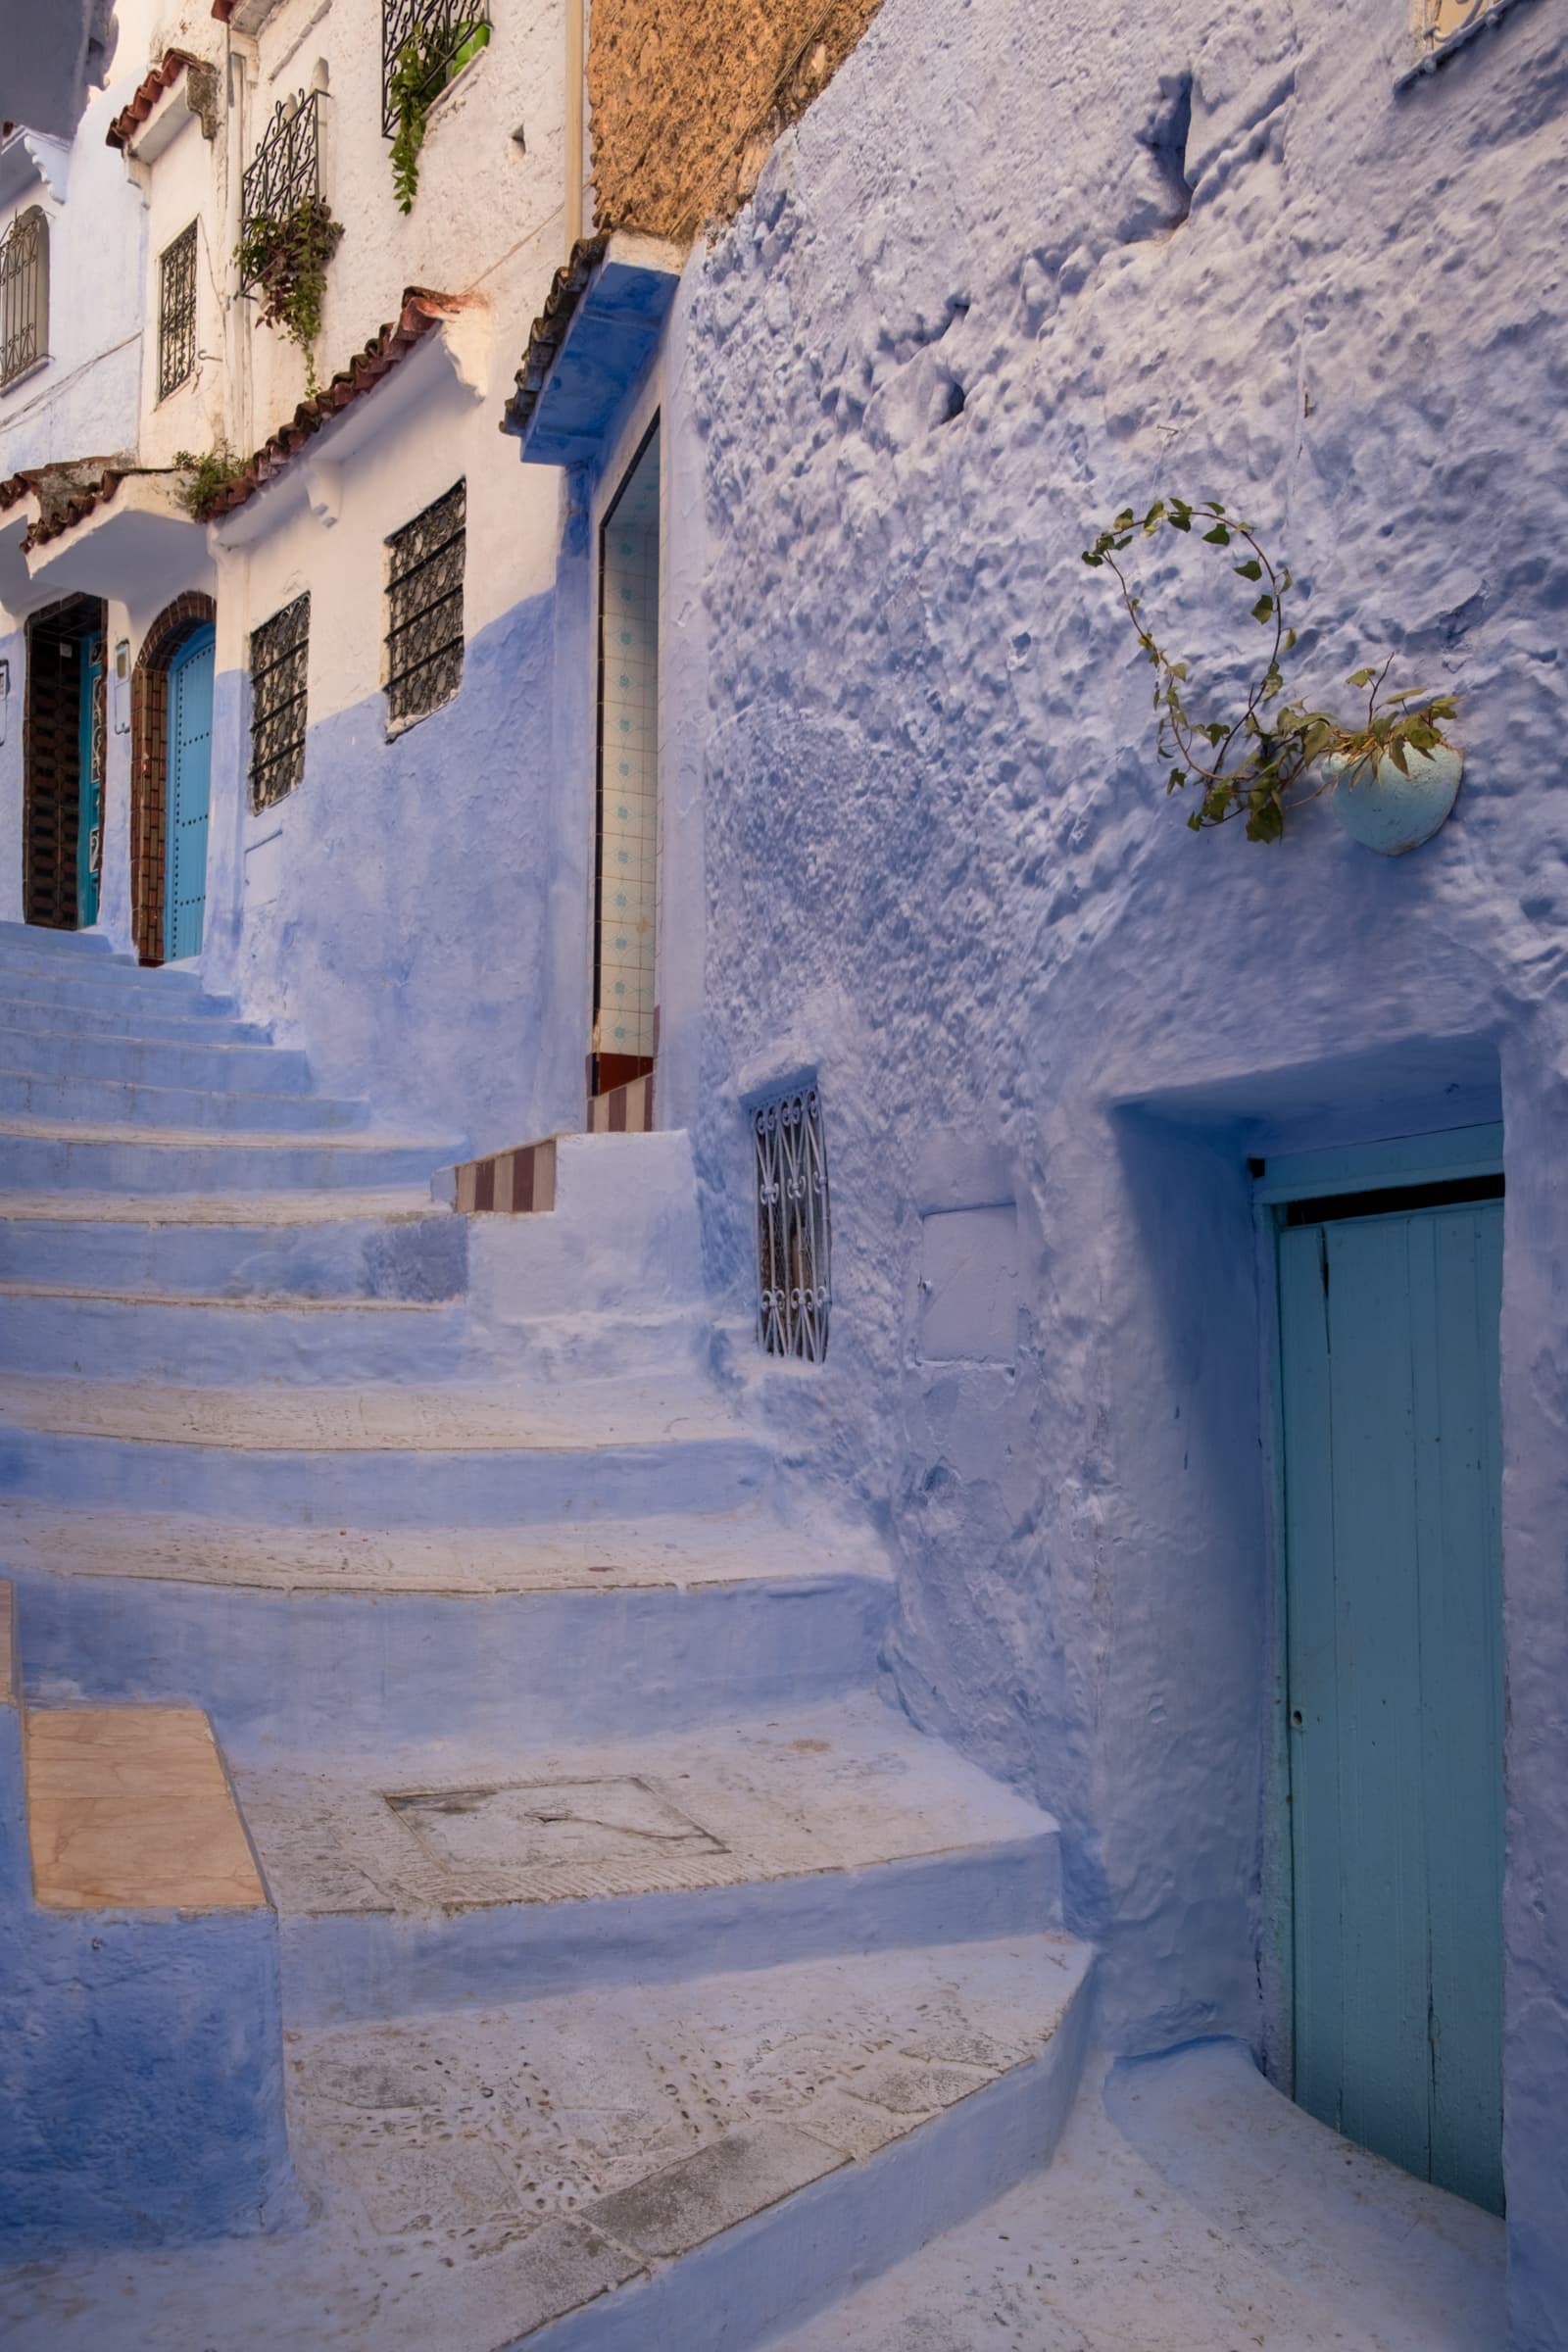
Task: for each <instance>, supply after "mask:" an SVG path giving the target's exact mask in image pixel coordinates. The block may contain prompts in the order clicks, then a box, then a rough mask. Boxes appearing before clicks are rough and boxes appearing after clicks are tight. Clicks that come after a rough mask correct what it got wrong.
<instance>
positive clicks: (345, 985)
mask: <svg viewBox="0 0 1568 2352" xmlns="http://www.w3.org/2000/svg"><path fill="white" fill-rule="evenodd" d="M554 613H555V600H554V599H553V598H552V597H537V598H533V599H530V600H529V601H528V602H526V603H524V604H521V605H519V606H517V607H515V609H514V610H513V611H511V612H510V613H506V614H504V615H503V616H502V618H501V619H499V620H498V621H496V622H494V623H493V624H492V625H491V626H490V627H488V628H487V629H485V630H483V631H482V632H480V633H479V634H478V635H476V636H475V637H473V638H472V639H470V641H469V643H468V645H467V648H466V654H465V657H464V670H463V683H462V687H461V689H460V691H459V693H458V695H457V697H456V698H455V700H454V701H453V702H451V703H450V704H448V705H447V706H446V707H445V708H444V709H442V710H440V711H435V712H433V713H432V714H431V715H430V716H429V717H428V718H425V719H423V720H421V721H420V722H419V724H418V725H417V726H414V727H411V728H409V729H408V730H407V731H406V732H405V733H404V734H402V735H400V736H399V737H398V738H397V739H396V740H395V741H394V742H391V743H388V741H387V739H386V703H385V697H384V696H383V695H381V694H380V693H376V694H374V695H371V696H368V697H367V698H366V699H365V700H364V701H363V702H361V703H359V704H356V705H355V706H354V707H353V708H352V709H350V710H347V711H340V712H338V713H337V714H336V715H334V716H331V717H328V718H325V719H323V720H321V721H319V723H317V724H315V725H313V726H312V727H311V730H310V736H309V742H308V746H307V752H306V766H305V780H304V782H303V783H302V784H301V785H300V786H299V787H298V788H297V789H296V790H295V791H294V792H293V793H291V794H290V795H289V796H288V797H287V798H286V799H285V800H284V801H282V802H281V803H279V804H278V806H277V808H276V809H274V810H270V811H268V812H267V813H266V815H264V816H261V817H254V816H250V815H248V814H245V815H243V816H238V817H236V814H235V812H234V811H233V807H232V804H233V798H234V795H235V789H236V788H235V781H234V780H235V779H237V778H241V777H243V776H244V773H245V761H246V758H247V746H248V719H247V711H246V704H247V697H248V691H249V689H248V682H247V681H246V679H245V678H244V677H243V675H242V674H241V673H239V672H237V671H233V670H230V671H227V672H224V673H222V674H221V676H220V679H219V704H220V711H219V714H218V717H217V719H216V721H215V746H214V760H215V770H214V774H215V782H214V793H215V816H214V825H213V833H214V864H213V868H212V870H211V878H210V891H209V900H208V921H209V926H210V938H213V937H214V935H215V934H216V935H217V936H216V938H214V945H213V949H212V952H211V954H210V956H208V957H206V958H204V966H205V968H206V969H208V971H209V972H210V974H211V976H212V980H213V983H214V985H218V986H224V985H228V986H232V987H234V988H235V989H236V990H237V992H238V994H239V997H240V999H241V1001H242V1003H243V1005H244V1008H245V1011H246V1012H247V1014H249V1015H251V1016H252V1017H254V1018H257V1019H262V1020H270V1021H272V1022H273V1023H274V1024H275V1033H276V1035H277V1036H278V1037H279V1038H281V1039H285V1040H287V1041H288V1042H289V1043H291V1044H297V1045H300V1046H303V1047H304V1048H305V1049H306V1050H307V1051H308V1053H309V1054H310V1056H311V1062H312V1067H313V1070H314V1072H315V1074H316V1076H317V1078H318V1080H319V1083H320V1085H321V1086H322V1087H323V1088H324V1089H325V1090H326V1091H329V1092H337V1093H342V1094H349V1095H368V1097H369V1098H370V1100H371V1101H372V1103H374V1105H375V1108H376V1110H377V1112H378V1113H379V1114H381V1115H383V1116H385V1117H386V1118H388V1119H390V1120H398V1119H401V1120H403V1121H404V1122H406V1123H413V1124H415V1125H416V1126H417V1131H418V1132H420V1133H423V1132H426V1131H429V1132H433V1133H438V1134H445V1135H450V1136H452V1137H453V1138H454V1139H459V1138H462V1137H464V1136H466V1137H467V1138H468V1140H469V1141H470V1142H471V1144H472V1146H473V1148H474V1149H475V1150H477V1151H484V1150H491V1149H496V1148H500V1147H504V1146H507V1145H512V1144H516V1143H522V1142H525V1141H528V1140H530V1139H531V1138H532V1137H534V1136H537V1135H545V1134H549V1133H551V1132H553V1131H554V1130H555V1129H557V1128H559V1127H562V1126H572V1127H580V1125H581V1124H582V1105H583V1093H584V1086H583V1055H584V1054H585V1052H586V1050H587V1033H588V1032H587V1011H586V1003H587V971H586V961H585V957H586V923H587V894H588V881H587V860H588V852H589V847H590V841H591V824H592V815H591V810H589V809H586V808H583V809H579V808H577V807H576V805H575V799H574V795H573V791H572V788H571V783H570V780H569V779H568V781H567V782H565V783H564V782H563V781H562V779H561V775H560V771H559V770H558V768H557V766H556V764H555V763H554V762H553V760H552V759H551V756H550V740H551V739H550V727H551V717H550V695H551V682H552V634H553V623H554ZM325 624H326V616H325V615H324V614H323V615H322V616H321V618H320V620H319V622H318V625H319V626H321V625H325ZM220 774H221V775H222V776H224V777H226V778H227V779H228V782H227V785H226V787H225V788H224V789H226V791H227V793H228V796H229V800H230V816H229V820H228V827H227V833H226V835H221V820H220V817H219V815H218V813H217V809H216V802H217V796H218V793H219V791H220V784H219V781H218V779H219V776H220ZM273 835H275V836H277V837H278V838H277V840H276V846H275V848H273V847H271V846H270V837H271V836H273ZM247 844H249V845H250V847H249V853H248V855H247V850H246V845H247ZM258 845H260V846H258ZM236 865H238V867H239V869H240V870H239V872H238V874H236V872H235V867H236ZM236 896H237V900H238V906H239V918H238V923H237V925H235V923H234V921H233V918H232V915H230V916H228V917H227V920H226V929H225V915H224V911H223V910H224V908H225V907H232V906H233V904H234V901H235V898H236ZM563 961H564V966H565V969H566V971H567V972H568V973H571V972H575V975H576V989H577V996H576V999H575V1001H574V1002H573V1001H571V1000H570V998H569V996H568V993H567V990H566V988H565V987H564V986H563V985H562V984H561V980H560V977H559V975H558V969H557V966H558V963H559V962H563Z"/></svg>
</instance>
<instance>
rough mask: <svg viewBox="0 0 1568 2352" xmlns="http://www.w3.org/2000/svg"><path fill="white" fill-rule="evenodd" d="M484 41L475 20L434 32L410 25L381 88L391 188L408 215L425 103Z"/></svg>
mask: <svg viewBox="0 0 1568 2352" xmlns="http://www.w3.org/2000/svg"><path fill="white" fill-rule="evenodd" d="M489 39H490V27H489V25H486V24H484V23H483V22H482V21H480V20H477V19H476V20H475V21H474V22H473V23H472V24H468V25H451V26H449V27H448V29H447V30H446V31H445V32H443V33H441V34H439V35H437V34H436V33H435V32H433V31H431V30H430V29H429V28H428V27H427V26H426V25H416V26H415V27H414V30H413V31H412V32H411V33H410V34H409V37H408V39H407V40H406V41H405V42H404V44H403V46H402V48H401V49H400V50H399V51H398V54H397V63H396V64H395V65H394V67H393V69H392V79H391V82H390V84H389V85H388V89H387V96H388V99H389V101H390V103H391V108H392V113H393V116H394V117H395V119H396V122H397V128H396V130H395V131H394V132H393V134H392V188H393V193H394V195H395V196H396V198H397V205H398V210H399V212H400V213H412V212H413V210H414V199H415V197H416V196H417V194H418V192H419V151H420V149H421V148H422V147H423V145H424V130H425V123H426V121H427V120H428V117H429V113H430V109H431V107H432V106H433V105H434V104H435V102H436V100H437V99H438V98H439V97H440V95H441V92H442V91H443V90H444V89H445V88H446V86H447V84H448V82H449V81H455V80H456V79H457V77H458V75H459V74H460V73H462V71H463V69H464V67H465V66H466V65H467V64H468V62H469V61H470V59H472V58H475V57H477V56H478V54H479V52H480V50H481V49H483V48H485V47H486V46H487V44H488V42H489Z"/></svg>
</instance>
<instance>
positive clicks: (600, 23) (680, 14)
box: [588, 0, 882, 237]
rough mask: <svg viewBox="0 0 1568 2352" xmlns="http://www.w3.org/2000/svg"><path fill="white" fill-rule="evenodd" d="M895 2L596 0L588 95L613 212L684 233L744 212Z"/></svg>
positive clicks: (627, 222) (601, 177)
mask: <svg viewBox="0 0 1568 2352" xmlns="http://www.w3.org/2000/svg"><path fill="white" fill-rule="evenodd" d="M881 5H882V0H594V4H593V7H592V12H591V17H590V24H589V37H588V96H589V104H590V108H591V110H592V135H593V172H594V191H595V203H596V217H597V219H598V221H599V223H600V225H601V226H613V227H616V228H642V229H649V230H654V231H658V232H660V233H661V234H663V235H666V236H676V237H683V236H689V235H691V234H692V233H693V232H694V231H695V230H696V229H697V228H698V227H699V226H700V225H701V223H702V222H703V221H707V220H709V219H711V218H713V217H715V216H719V217H722V216H723V215H724V214H726V213H728V212H731V211H732V210H733V209H734V207H735V206H736V205H737V204H739V203H741V202H743V201H744V199H745V198H746V197H747V196H749V195H750V194H751V192H752V189H753V188H754V187H755V186H756V184H757V178H758V174H759V173H760V171H761V168H762V165H763V163H764V162H765V161H766V158H767V152H768V149H769V148H770V147H771V146H772V144H773V141H774V139H775V138H776V137H777V136H778V134H779V132H780V131H781V130H782V129H783V128H784V127H785V126H786V124H788V123H793V122H795V121H797V120H798V118H799V117H800V116H801V115H803V114H804V113H805V112H806V109H807V108H808V107H809V105H810V103H811V101H812V99H813V98H815V97H816V96H817V94H818V92H819V91H821V90H822V89H824V88H825V87H826V85H827V83H828V82H829V81H830V80H831V79H832V77H833V75H834V73H836V72H837V71H838V68H839V67H840V66H841V65H842V64H843V62H844V60H845V59H846V58H847V57H848V56H849V54H850V51H851V50H852V49H853V48H854V47H855V45H856V43H857V41H858V39H859V37H860V35H861V33H862V32H864V30H865V28H866V26H867V25H869V24H870V22H871V19H872V18H873V17H874V16H875V15H876V13H877V11H878V9H879V8H880V7H881Z"/></svg>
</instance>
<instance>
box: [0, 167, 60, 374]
mask: <svg viewBox="0 0 1568 2352" xmlns="http://www.w3.org/2000/svg"><path fill="white" fill-rule="evenodd" d="M48 356H49V222H48V221H47V219H46V218H45V216H44V214H43V213H42V212H41V211H40V209H39V208H38V206H36V205H30V206H29V207H28V209H27V210H26V212H25V213H19V214H18V216H17V218H16V219H15V220H14V221H12V223H11V226H10V227H9V228H8V229H7V230H6V232H5V235H4V236H3V237H0V385H5V384H11V383H15V381H16V379H17V377H18V376H19V375H25V374H26V372H27V370H28V368H35V367H36V366H37V364H38V362H39V361H40V360H43V359H47V358H48Z"/></svg>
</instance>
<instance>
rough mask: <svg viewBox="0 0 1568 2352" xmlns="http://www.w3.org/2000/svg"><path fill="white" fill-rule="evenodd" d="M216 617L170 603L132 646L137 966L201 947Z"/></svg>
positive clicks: (187, 600) (198, 599) (193, 602)
mask: <svg viewBox="0 0 1568 2352" xmlns="http://www.w3.org/2000/svg"><path fill="white" fill-rule="evenodd" d="M216 615H217V607H216V606H215V605H214V603H213V600H212V598H211V597H210V596H202V595H199V594H197V593H196V592H195V591H194V590H192V591H188V592H187V593H186V594H185V595H184V596H178V597H176V598H175V599H174V602H173V603H172V605H166V606H165V608H164V610H163V612H162V613H159V615H158V618H157V619H156V620H155V621H154V622H153V624H152V626H151V628H150V629H149V630H148V631H147V634H146V636H145V637H144V638H143V639H142V644H141V651H140V653H139V654H138V655H137V656H136V665H135V668H134V669H133V670H132V672H131V679H130V742H131V794H130V903H131V930H132V935H133V937H134V939H135V942H136V953H137V955H138V956H140V958H141V960H142V962H143V963H162V962H163V961H164V960H165V958H166V957H167V956H188V955H194V954H195V952H196V949H197V948H199V947H200V945H201V901H202V898H203V896H204V885H205V870H206V857H207V780H208V772H209V770H208V761H209V760H210V757H211V751H210V746H211V731H212V645H213V623H214V620H215V618H216ZM204 672H205V675H204V674H203V673H204ZM171 686H173V688H174V693H173V697H172V696H171ZM171 749H172V750H173V755H174V760H173V764H174V766H175V768H176V770H177V773H176V776H175V782H176V785H177V787H178V789H179V797H180V803H181V809H180V812H179V813H180V820H181V821H180V824H179V827H178V833H179V847H178V852H177V857H175V858H172V856H171V832H170V814H171V811H170V771H171ZM198 803H199V809H200V821H199V825H198V823H197V822H196V811H197V806H198ZM176 867H177V870H176ZM172 895H173V897H174V898H175V900H176V902H177V906H178V907H183V913H182V915H180V916H179V920H178V930H179V937H178V938H177V939H176V938H175V937H173V936H172V930H171V925H170V920H169V916H170V908H171V897H172Z"/></svg>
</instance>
